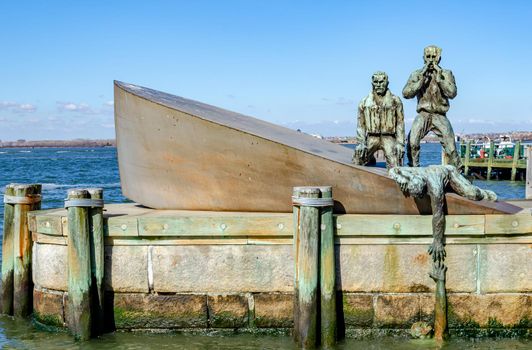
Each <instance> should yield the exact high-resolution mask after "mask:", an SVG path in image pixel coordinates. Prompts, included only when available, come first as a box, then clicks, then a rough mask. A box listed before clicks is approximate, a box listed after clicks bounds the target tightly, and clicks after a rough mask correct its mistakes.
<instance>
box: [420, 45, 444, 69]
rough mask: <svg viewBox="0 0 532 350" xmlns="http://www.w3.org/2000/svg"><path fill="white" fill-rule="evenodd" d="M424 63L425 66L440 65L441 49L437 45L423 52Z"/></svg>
mask: <svg viewBox="0 0 532 350" xmlns="http://www.w3.org/2000/svg"><path fill="white" fill-rule="evenodd" d="M423 61H425V64H427V63H429V64H432V65H435V64H438V63H440V61H441V49H440V48H439V47H438V46H436V45H430V46H427V47H426V48H425V50H424V51H423Z"/></svg>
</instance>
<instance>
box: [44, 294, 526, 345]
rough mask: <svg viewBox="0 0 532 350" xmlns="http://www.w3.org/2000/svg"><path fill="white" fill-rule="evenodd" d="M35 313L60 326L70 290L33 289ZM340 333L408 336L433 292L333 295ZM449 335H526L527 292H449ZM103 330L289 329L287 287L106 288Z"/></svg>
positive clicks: (427, 315) (425, 317) (428, 318)
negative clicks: (204, 290) (210, 290)
mask: <svg viewBox="0 0 532 350" xmlns="http://www.w3.org/2000/svg"><path fill="white" fill-rule="evenodd" d="M33 300H34V318H35V320H36V321H37V322H39V323H41V324H45V325H50V326H55V327H64V326H65V319H66V317H65V316H66V314H68V312H67V311H68V310H66V308H67V307H68V306H67V305H68V303H67V300H68V294H67V293H66V292H62V291H55V290H50V289H42V288H35V289H34V298H33ZM337 302H338V309H337V312H338V320H339V324H338V327H339V333H340V334H339V335H340V336H346V337H348V338H351V337H355V338H372V337H379V336H384V335H386V336H399V337H402V336H405V337H409V335H410V327H411V326H412V324H413V323H415V322H418V321H425V322H429V323H431V322H432V315H433V310H434V298H433V295H432V294H431V293H400V294H381V293H338V296H337ZM448 305H449V309H448V320H449V328H450V333H451V335H456V336H465V337H471V336H503V337H516V336H517V337H525V338H526V337H529V336H530V335H531V329H532V294H518V293H506V294H504V293H499V294H469V293H455V294H452V293H451V294H449V296H448ZM106 321H107V325H106V328H107V330H108V331H113V330H124V331H152V332H154V331H155V332H166V331H172V332H176V331H177V332H187V333H188V332H199V333H200V334H234V333H259V334H272V333H273V334H287V333H288V332H289V330H291V329H292V327H293V295H292V294H290V293H235V294H229V293H228V294H216V295H212V294H198V293H195V294H172V293H167V294H153V293H112V292H108V293H107V294H106Z"/></svg>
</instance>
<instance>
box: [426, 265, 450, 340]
mask: <svg viewBox="0 0 532 350" xmlns="http://www.w3.org/2000/svg"><path fill="white" fill-rule="evenodd" d="M446 273H447V267H446V266H445V264H444V263H443V261H437V262H433V264H432V273H430V277H431V278H432V279H433V280H434V282H436V291H435V304H434V338H435V339H436V340H438V341H441V340H445V339H446V338H447V337H448V330H447V292H446V290H445V277H446V276H445V275H446Z"/></svg>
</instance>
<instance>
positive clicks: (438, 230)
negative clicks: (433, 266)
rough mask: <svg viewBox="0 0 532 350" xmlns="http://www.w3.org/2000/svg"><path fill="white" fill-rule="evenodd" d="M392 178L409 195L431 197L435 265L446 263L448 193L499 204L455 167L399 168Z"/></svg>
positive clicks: (432, 253)
mask: <svg viewBox="0 0 532 350" xmlns="http://www.w3.org/2000/svg"><path fill="white" fill-rule="evenodd" d="M389 174H390V176H391V178H392V179H394V180H395V182H397V184H398V185H399V186H400V187H401V190H402V191H403V193H405V194H406V195H410V196H412V197H416V198H421V197H423V196H424V195H425V194H428V195H429V197H430V203H431V207H432V236H433V241H432V245H431V246H430V248H429V253H430V254H431V255H432V259H433V260H434V261H443V260H444V259H445V249H444V244H445V242H444V233H445V212H444V206H445V192H449V191H450V190H452V191H454V192H455V193H457V194H458V195H460V196H462V197H466V198H467V199H471V200H474V201H479V200H489V201H496V200H497V195H496V194H495V192H493V191H489V190H483V189H481V188H479V187H477V186H474V185H473V184H471V182H469V181H468V180H467V179H466V178H465V177H464V176H463V175H462V174H460V173H459V172H458V170H457V169H456V167H454V166H453V165H430V166H428V167H424V168H409V167H396V168H392V169H390V170H389Z"/></svg>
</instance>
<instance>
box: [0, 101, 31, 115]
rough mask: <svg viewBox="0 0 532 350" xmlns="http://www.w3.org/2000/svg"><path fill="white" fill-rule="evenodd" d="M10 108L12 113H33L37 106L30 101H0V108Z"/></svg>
mask: <svg viewBox="0 0 532 350" xmlns="http://www.w3.org/2000/svg"><path fill="white" fill-rule="evenodd" d="M2 109H4V110H10V111H12V112H14V113H33V112H35V111H36V110H37V106H35V105H33V104H31V103H18V102H13V101H0V110H2Z"/></svg>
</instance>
